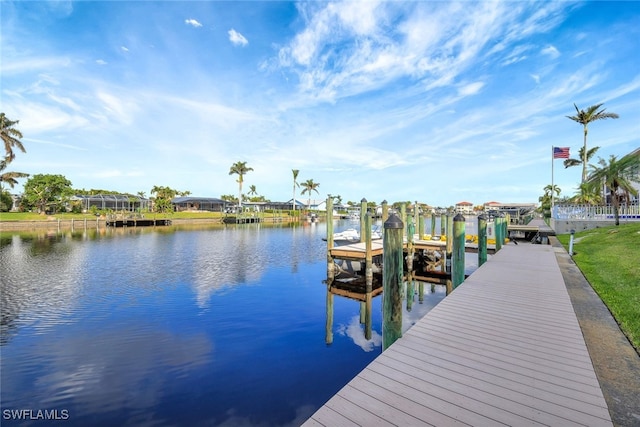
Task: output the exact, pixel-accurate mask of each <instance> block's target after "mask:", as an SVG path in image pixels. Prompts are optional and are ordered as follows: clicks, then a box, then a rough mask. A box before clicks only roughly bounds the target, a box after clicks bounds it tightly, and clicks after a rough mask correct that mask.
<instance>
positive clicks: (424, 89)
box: [0, 1, 640, 206]
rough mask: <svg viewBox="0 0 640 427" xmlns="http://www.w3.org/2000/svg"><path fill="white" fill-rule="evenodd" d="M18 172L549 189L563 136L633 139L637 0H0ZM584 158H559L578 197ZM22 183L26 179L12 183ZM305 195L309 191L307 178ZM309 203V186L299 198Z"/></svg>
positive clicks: (146, 182)
mask: <svg viewBox="0 0 640 427" xmlns="http://www.w3.org/2000/svg"><path fill="white" fill-rule="evenodd" d="M0 7H1V8H2V14H1V15H2V16H1V36H2V39H1V47H2V52H1V65H0V66H1V74H0V78H1V81H0V83H1V103H2V107H1V110H2V111H3V112H5V113H6V115H7V117H9V118H10V119H13V120H20V123H19V125H18V126H17V127H18V129H20V130H21V131H22V133H23V135H24V138H23V140H22V141H23V143H24V145H25V147H26V148H27V154H21V153H18V155H17V157H16V160H15V161H14V162H13V163H12V164H11V166H10V167H9V169H10V170H15V171H21V172H27V173H31V174H36V173H51V174H63V175H65V176H66V177H67V178H68V179H70V180H71V181H72V183H73V186H74V188H85V189H91V188H100V189H108V190H117V191H121V192H129V193H134V194H135V193H137V192H139V191H144V192H145V193H146V194H147V195H149V191H150V189H151V188H152V187H153V186H154V185H162V186H169V187H172V188H176V189H178V190H182V191H186V190H188V191H190V192H191V193H192V194H193V195H197V196H210V197H219V196H220V195H223V194H237V189H238V186H237V183H236V181H235V180H236V176H230V175H229V168H230V166H231V165H232V164H233V163H235V162H237V161H245V162H247V165H248V166H250V167H252V168H253V169H254V171H252V172H250V173H249V174H248V175H246V177H245V193H246V191H248V186H250V185H255V186H256V190H257V192H258V193H259V194H260V195H264V196H265V197H267V198H268V199H271V200H274V201H285V200H289V199H290V198H291V195H292V172H291V170H292V169H299V170H300V174H299V177H298V181H299V182H302V181H305V180H307V179H313V180H314V181H315V182H318V183H320V186H319V188H318V190H319V193H320V194H318V195H316V194H315V193H314V195H313V197H314V198H324V197H326V195H327V194H333V195H340V196H342V199H343V201H345V202H346V201H349V200H350V201H355V202H359V201H360V199H362V198H363V197H364V198H367V200H369V201H376V202H381V201H382V200H383V199H386V200H388V201H389V202H393V201H401V200H418V201H420V202H424V203H429V204H431V205H434V206H450V205H452V204H455V203H456V202H459V201H462V200H466V201H470V202H472V203H474V204H481V203H484V202H488V201H499V202H537V200H538V197H539V196H540V195H541V194H542V192H543V191H542V189H543V187H544V186H545V185H547V184H549V183H550V182H551V163H552V161H551V147H552V146H553V145H556V146H568V147H570V148H571V154H572V157H575V156H576V155H577V151H578V149H579V148H580V146H581V145H582V127H581V125H579V124H577V123H575V122H573V121H571V120H569V119H567V118H566V117H565V116H567V115H573V114H575V109H574V107H573V104H574V103H576V104H577V105H578V106H579V107H580V108H586V107H588V106H589V105H593V104H596V103H604V106H605V107H606V108H607V111H611V112H615V113H618V114H619V115H620V118H619V119H617V120H605V121H599V122H596V123H594V124H592V125H591V126H590V128H589V137H588V138H589V139H588V143H589V146H590V147H591V146H595V145H599V146H600V147H601V148H600V150H599V152H598V155H599V156H601V157H604V158H608V157H609V155H611V154H614V155H617V156H620V155H624V154H626V153H628V152H630V151H632V150H633V149H635V148H638V147H639V146H640V137H639V136H638V135H640V59H639V58H640V56H639V54H638V52H640V2H635V1H627V2H584V3H583V2H568V1H557V2H554V1H552V2H525V1H512V2H494V1H491V2H490V1H480V2H470V1H463V2H459V3H452V2H443V1H414V2H404V1H387V2H374V1H367V2H357V1H349V2H343V3H329V2H301V3H293V2H287V1H268V2H261V1H246V2H215V1H214V2H211V1H197V2H196V1H193V2H192V1H180V2H177V1H176V2H169V1H161V2H147V1H141V2H133V1H131V2H130V1H113V2H94V1H79V2H67V1H49V2H32V1H28V2H26V1H20V2H9V1H2V2H1V3H0ZM580 173H581V170H580V168H579V167H575V168H570V169H566V170H565V169H564V168H563V166H562V161H561V160H556V161H555V168H554V182H555V184H557V185H558V186H560V188H561V189H562V195H573V194H574V193H575V191H576V187H577V183H578V182H579V181H580ZM14 191H15V192H20V191H21V187H16V189H15V190H14ZM299 192H300V190H298V193H299ZM305 198H306V196H305Z"/></svg>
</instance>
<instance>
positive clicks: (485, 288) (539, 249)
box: [304, 244, 612, 426]
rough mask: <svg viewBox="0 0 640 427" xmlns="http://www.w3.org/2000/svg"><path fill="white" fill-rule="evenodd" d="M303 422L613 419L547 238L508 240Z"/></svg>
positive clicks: (598, 422) (597, 422)
mask: <svg viewBox="0 0 640 427" xmlns="http://www.w3.org/2000/svg"><path fill="white" fill-rule="evenodd" d="M304 425H305V426H355V425H363V426H374V425H402V426H418V425H433V426H450V425H472V426H479V425H491V426H494V425H512V426H524V425H548V426H575V425H583V426H584V425H587V426H611V425H612V422H611V417H610V414H609V410H608V408H607V404H606V402H605V399H604V397H603V394H602V390H601V388H600V385H599V383H598V379H597V377H596V374H595V372H594V368H593V365H592V362H591V359H590V357H589V353H588V351H587V347H586V345H585V342H584V339H583V335H582V332H581V329H580V326H579V324H578V320H577V319H576V315H575V313H574V310H573V306H572V304H571V300H570V298H569V294H568V292H567V288H566V287H565V283H564V281H563V278H562V273H561V271H560V267H559V266H558V262H557V261H556V256H555V252H554V249H553V247H552V246H549V245H533V244H521V245H517V246H516V245H507V246H505V247H503V248H502V250H500V251H499V252H498V253H497V254H495V255H494V256H493V257H492V258H491V259H490V260H489V261H488V262H487V263H485V264H484V265H483V266H482V267H480V268H479V269H478V270H476V271H475V272H474V273H473V274H472V275H471V276H470V277H469V278H468V279H467V280H465V282H464V283H463V284H462V285H461V286H460V287H458V288H457V289H456V290H455V291H453V293H452V294H451V295H449V296H447V297H446V298H445V299H444V300H443V301H442V302H440V303H439V304H438V305H437V306H436V307H435V308H434V309H433V310H431V312H429V313H428V314H427V315H426V316H425V317H424V318H422V319H421V320H420V321H419V322H418V323H416V324H415V325H414V326H413V327H412V328H411V329H409V330H408V331H407V332H406V333H405V334H404V336H403V337H402V338H400V339H399V340H398V341H396V342H395V343H394V344H393V345H392V346H391V347H389V348H388V349H387V350H386V351H384V352H383V353H382V354H381V355H380V356H378V357H377V358H376V359H375V360H374V361H373V362H372V363H371V364H369V366H367V367H366V368H365V369H364V370H363V371H362V372H360V373H359V374H358V375H357V376H356V377H355V378H354V379H353V380H351V381H350V382H349V383H348V384H347V385H346V386H345V387H344V388H342V389H341V390H340V391H339V392H338V393H337V394H336V395H335V396H334V397H332V398H331V399H330V400H329V401H328V402H327V403H326V404H325V405H324V406H323V407H321V408H320V409H319V410H318V411H317V412H316V413H315V414H313V415H312V417H311V418H310V419H308V420H307V422H306V423H305V424H304Z"/></svg>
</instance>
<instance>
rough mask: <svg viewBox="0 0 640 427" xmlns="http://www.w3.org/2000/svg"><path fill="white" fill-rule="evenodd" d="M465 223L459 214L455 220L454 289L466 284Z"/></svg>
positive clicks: (452, 279)
mask: <svg viewBox="0 0 640 427" xmlns="http://www.w3.org/2000/svg"><path fill="white" fill-rule="evenodd" d="M464 221H465V219H464V216H462V214H458V215H456V216H455V217H454V218H453V274H452V275H451V281H452V284H453V289H455V288H457V287H458V286H460V284H461V283H462V282H464V254H465V241H464V232H465V225H464Z"/></svg>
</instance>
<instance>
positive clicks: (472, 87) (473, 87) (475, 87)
mask: <svg viewBox="0 0 640 427" xmlns="http://www.w3.org/2000/svg"><path fill="white" fill-rule="evenodd" d="M483 87H484V83H483V82H475V83H469V84H468V85H464V86H461V87H459V88H458V94H459V95H461V96H469V95H475V94H476V93H478V92H480V90H481V89H482V88H483Z"/></svg>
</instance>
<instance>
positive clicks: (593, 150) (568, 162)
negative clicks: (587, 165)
mask: <svg viewBox="0 0 640 427" xmlns="http://www.w3.org/2000/svg"><path fill="white" fill-rule="evenodd" d="M599 149H600V147H593V148H589V149H588V150H587V162H589V160H591V158H592V157H593V156H594V154H596V151H598V150H599ZM582 159H584V147H580V149H579V150H578V158H577V159H565V161H564V162H563V164H564V167H565V169H566V168H570V167H573V166H578V165H581V164H582Z"/></svg>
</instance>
